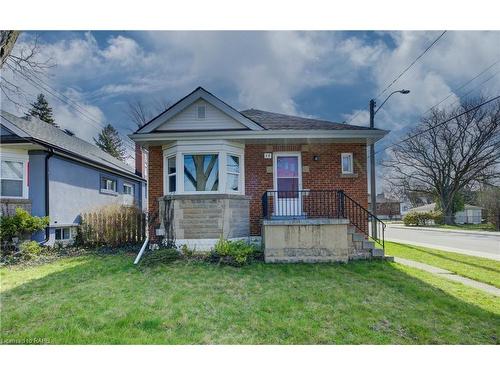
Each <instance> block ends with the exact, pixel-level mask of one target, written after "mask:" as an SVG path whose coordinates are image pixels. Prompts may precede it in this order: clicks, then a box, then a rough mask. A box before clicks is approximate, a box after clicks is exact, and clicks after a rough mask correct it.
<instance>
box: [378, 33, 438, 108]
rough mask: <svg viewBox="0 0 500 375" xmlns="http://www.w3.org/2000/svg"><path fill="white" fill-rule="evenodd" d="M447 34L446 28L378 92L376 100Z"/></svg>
mask: <svg viewBox="0 0 500 375" xmlns="http://www.w3.org/2000/svg"><path fill="white" fill-rule="evenodd" d="M444 34H446V30H445V31H443V32H442V33H441V35H439V36H438V37H437V38H436V39H434V41H433V42H432V43H431V44H429V45H428V46H427V48H426V49H425V50H424V51H423V52H422V53H421V54H420V55H418V56H417V58H416V59H415V60H413V61H412V63H411V64H410V65H408V66H407V67H406V68H405V69H404V70H403V71H402V72H401V73H400V74H399V75H398V76H397V77H396V78H395V79H394V80H393V81H392V82H391V83H390V84H389V85H387V87H386V88H385V89H383V90H382V92H380V94H378V95H377V96H376V97H375V100H376V99H378V98H379V97H380V96H381V95H382V94H383V93H385V92H386V91H387V90H389V88H390V87H391V86H392V85H394V84H395V83H396V82H397V81H398V80H399V79H400V78H401V77H402V76H403V75H404V74H405V73H406V72H407V71H408V70H410V69H411V68H412V66H413V65H415V64H416V62H417V61H418V60H420V59H421V58H422V57H423V56H424V55H425V54H426V53H427V52H428V51H429V50H430V49H431V48H432V47H433V46H434V45H435V44H436V43H437V42H438V41H439V39H441V38H442V37H443V35H444Z"/></svg>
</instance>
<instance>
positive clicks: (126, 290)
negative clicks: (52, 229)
mask: <svg viewBox="0 0 500 375" xmlns="http://www.w3.org/2000/svg"><path fill="white" fill-rule="evenodd" d="M132 261H133V257H131V256H126V255H108V256H97V255H89V256H83V257H75V258H65V259H60V260H57V261H55V262H53V263H50V264H45V265H41V266H36V267H29V268H19V267H14V268H3V269H1V270H0V276H1V330H0V332H1V340H2V342H25V341H29V340H30V339H33V338H39V339H41V340H44V341H48V342H50V343H53V344H106V343H107V344H113V343H117V344H118V343H120V344H143V343H151V344H153V343H154V344H200V343H217V344H328V343H331V344H333V343H336V344H340V343H342V344H479V343H481V344H498V343H499V337H500V336H499V333H500V332H499V327H500V304H499V300H498V298H496V297H493V296H490V295H488V294H486V293H483V292H481V291H478V290H475V289H472V288H468V287H465V286H463V285H461V284H457V283H454V282H451V281H448V280H444V279H441V278H439V277H436V276H433V275H430V274H428V273H425V272H422V271H418V270H414V269H411V268H408V267H404V266H402V265H397V264H395V263H389V262H383V261H372V262H369V261H358V262H351V263H349V264H282V265H268V264H263V263H256V264H252V265H249V266H245V267H242V268H232V267H229V266H216V265H211V264H203V263H189V262H178V263H174V264H170V265H163V266H159V267H155V268H149V269H145V268H140V267H139V268H138V267H136V266H133V265H132Z"/></svg>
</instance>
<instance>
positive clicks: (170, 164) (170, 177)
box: [167, 156, 177, 193]
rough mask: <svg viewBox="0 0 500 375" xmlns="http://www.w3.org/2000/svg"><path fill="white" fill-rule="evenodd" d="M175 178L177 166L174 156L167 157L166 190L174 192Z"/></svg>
mask: <svg viewBox="0 0 500 375" xmlns="http://www.w3.org/2000/svg"><path fill="white" fill-rule="evenodd" d="M176 179H177V166H176V158H175V156H174V157H170V158H168V159H167V184H168V187H167V191H168V192H169V193H175V191H176V185H177V184H176Z"/></svg>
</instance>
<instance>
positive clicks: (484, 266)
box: [385, 242, 500, 288]
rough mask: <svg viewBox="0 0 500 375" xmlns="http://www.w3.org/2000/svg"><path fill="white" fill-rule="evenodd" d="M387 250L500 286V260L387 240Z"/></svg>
mask: <svg viewBox="0 0 500 375" xmlns="http://www.w3.org/2000/svg"><path fill="white" fill-rule="evenodd" d="M385 250H386V253H387V255H392V256H396V257H401V258H406V259H411V260H416V261H417V262H422V263H427V264H430V265H431V266H435V267H439V268H444V269H445V270H448V271H452V272H454V273H456V274H458V275H461V276H465V277H468V278H470V279H474V280H477V281H481V282H483V283H487V284H491V285H494V286H496V287H497V288H500V262H498V261H495V260H490V259H486V258H480V257H475V256H470V255H463V254H458V253H453V252H449V251H442V250H435V249H429V248H426V247H421V246H414V245H403V244H399V243H394V242H386V245H385Z"/></svg>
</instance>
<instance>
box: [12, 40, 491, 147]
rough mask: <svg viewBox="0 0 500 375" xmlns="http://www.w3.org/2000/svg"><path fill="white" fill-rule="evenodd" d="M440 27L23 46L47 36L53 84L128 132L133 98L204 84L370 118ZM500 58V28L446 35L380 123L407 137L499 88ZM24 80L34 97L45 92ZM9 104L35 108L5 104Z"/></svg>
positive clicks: (63, 113)
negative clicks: (443, 112) (437, 108)
mask: <svg viewBox="0 0 500 375" xmlns="http://www.w3.org/2000/svg"><path fill="white" fill-rule="evenodd" d="M441 32H442V31H429V32H422V31H418V32H410V31H405V32H364V31H363V32H339V31H335V32H309V31H308V32H157V31H154V32H120V31H113V32H107V31H106V32H60V31H58V32H37V33H34V32H25V33H23V34H22V36H21V37H20V39H19V40H18V43H17V45H16V49H17V52H18V53H19V51H20V50H22V49H23V48H24V47H26V46H27V45H29V44H30V43H32V41H33V39H34V38H35V36H36V35H38V37H39V43H40V50H41V51H42V54H43V58H51V60H52V62H53V63H54V64H55V66H54V67H53V68H51V69H50V70H49V72H48V75H47V77H45V78H43V79H44V80H45V82H46V83H48V84H49V85H50V86H51V87H53V88H55V89H57V90H58V91H59V92H61V93H63V94H64V95H65V96H66V97H68V98H71V100H72V101H73V102H76V103H78V106H79V109H80V111H82V110H83V111H84V112H85V113H87V114H88V115H89V116H90V117H92V119H94V120H97V121H98V122H99V123H102V124H106V123H111V124H113V125H114V126H115V127H117V128H118V129H119V130H120V131H121V132H122V133H124V134H128V133H130V132H132V131H133V130H134V129H135V126H134V124H133V123H132V122H131V121H130V119H129V118H128V117H127V115H126V108H127V102H128V101H130V100H134V99H141V100H144V101H146V102H148V101H149V102H153V101H155V102H175V101H176V100H177V99H179V98H181V97H182V96H184V95H185V94H187V93H188V92H190V91H191V90H193V89H194V88H196V87H197V86H203V87H205V88H206V89H207V90H209V91H211V92H212V93H214V94H215V95H217V96H218V97H220V98H221V99H223V100H225V101H227V102H228V103H229V104H231V105H233V106H234V107H236V108H238V109H247V108H259V109H264V110H269V111H275V112H281V113H286V114H297V115H301V116H312V117H318V118H324V119H329V120H334V121H349V120H351V119H352V120H351V121H352V123H354V124H356V125H367V123H368V112H367V107H368V101H369V99H370V98H372V97H376V96H377V95H378V94H379V93H380V92H381V91H382V90H383V89H384V88H385V87H386V86H387V85H388V84H389V83H391V82H392V81H393V80H394V78H395V77H397V76H398V75H399V73H401V71H402V70H403V69H404V68H406V67H407V66H408V65H409V64H410V63H411V62H412V61H413V60H414V59H415V58H416V57H417V56H418V55H419V54H421V53H422V52H423V51H424V49H425V48H426V47H427V46H428V45H429V44H430V43H432V41H434V40H435V39H436V38H437V37H438V36H439V35H440V34H441ZM40 58H42V57H40ZM499 59H500V32H470V31H448V32H447V33H446V34H445V35H444V36H443V37H442V38H441V39H440V40H439V41H438V42H437V43H436V44H435V45H434V46H433V48H432V49H430V50H429V52H428V53H427V54H425V56H423V57H422V58H421V59H420V60H419V61H418V62H417V63H416V64H415V65H414V66H413V67H412V68H411V69H410V70H409V71H408V72H407V73H406V74H405V75H404V76H403V77H402V78H400V79H399V80H398V81H397V82H396V83H395V84H394V85H393V86H392V87H391V89H390V90H389V91H388V92H387V93H389V92H390V91H392V89H394V90H396V89H402V88H406V89H410V90H411V94H410V95H395V96H393V97H392V98H391V100H390V101H389V102H387V104H386V105H385V106H384V109H383V110H381V111H380V112H379V113H378V114H377V118H376V126H377V127H380V128H384V129H389V130H391V131H392V132H391V135H390V137H388V138H387V139H386V140H385V141H384V142H385V143H386V144H387V143H389V142H392V141H394V140H396V139H398V138H400V137H401V136H402V135H404V133H405V132H406V131H407V130H408V129H409V128H410V127H411V126H414V124H415V123H416V121H417V120H418V118H419V117H420V116H421V115H422V114H423V113H425V111H426V110H427V109H428V108H429V107H431V106H433V105H434V104H436V103H438V102H439V101H441V100H442V99H444V98H446V97H447V96H449V98H448V99H447V100H446V101H445V102H443V103H442V106H449V105H452V104H453V103H456V101H457V100H459V97H460V96H463V95H465V94H468V95H470V96H472V95H474V94H480V93H481V94H483V95H486V96H493V95H494V94H498V93H499V92H500V63H498V64H496V65H493V66H491V65H492V64H494V63H495V62H497V61H498V60H499ZM490 66H491V67H490ZM488 67H490V69H489V70H487V71H485V72H484V73H483V74H482V75H481V76H479V77H478V78H476V79H475V80H473V81H472V82H470V83H469V84H468V85H467V86H465V87H462V88H461V89H459V90H458V89H457V88H459V87H460V86H462V85H463V84H464V83H465V82H467V81H468V80H470V79H471V78H473V77H475V76H476V75H477V74H478V73H480V72H482V71H483V70H485V69H486V68H488ZM15 79H16V80H17V82H18V83H19V84H20V85H22V87H23V88H24V89H25V90H26V91H27V92H28V93H29V95H31V96H32V99H33V98H34V97H35V96H36V94H37V93H39V92H44V91H42V90H41V89H40V88H39V87H34V86H33V85H32V84H31V83H30V82H27V81H23V79H21V78H20V77H17V78H15ZM44 93H45V94H46V97H47V99H48V100H49V103H50V104H51V106H52V107H53V108H54V111H55V117H56V120H57V122H58V123H59V124H60V125H61V126H62V127H65V128H69V129H72V130H73V131H75V132H76V134H77V135H78V136H80V137H82V138H84V139H86V140H91V139H92V137H93V136H95V135H96V133H97V132H98V128H99V126H98V125H97V124H96V123H95V122H94V121H90V120H89V119H88V118H86V117H85V116H82V114H81V113H79V111H78V110H76V109H75V106H69V105H67V104H66V103H64V102H62V101H60V100H58V99H56V98H55V97H53V96H51V95H50V94H48V93H47V92H44ZM383 99H384V95H382V96H381V97H380V99H379V100H378V102H379V103H381V102H382V100H383ZM2 107H3V108H4V109H7V110H9V111H12V112H14V113H17V114H22V113H23V112H24V111H25V109H24V108H22V107H16V106H14V105H12V104H11V103H8V102H7V101H6V100H4V99H2ZM353 117H354V119H353ZM382 146H383V144H381V146H379V147H382Z"/></svg>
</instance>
